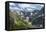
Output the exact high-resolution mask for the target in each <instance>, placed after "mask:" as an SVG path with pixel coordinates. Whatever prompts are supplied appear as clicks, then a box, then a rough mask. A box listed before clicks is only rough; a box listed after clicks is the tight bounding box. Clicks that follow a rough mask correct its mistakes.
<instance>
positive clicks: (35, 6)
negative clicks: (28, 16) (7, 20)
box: [9, 3, 44, 12]
mask: <svg viewBox="0 0 46 32" xmlns="http://www.w3.org/2000/svg"><path fill="white" fill-rule="evenodd" d="M9 5H10V6H9V9H10V10H12V11H13V10H23V9H25V8H26V9H25V10H26V11H30V12H32V11H34V10H35V9H37V10H40V9H41V8H42V7H43V6H44V5H43V4H21V3H9Z"/></svg>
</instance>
